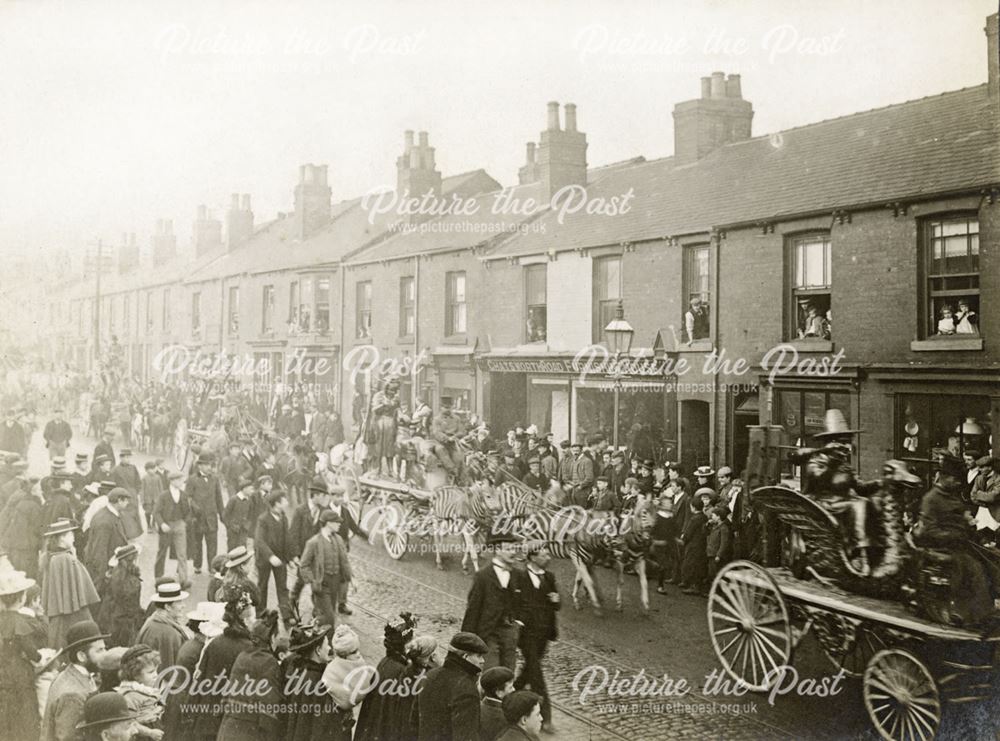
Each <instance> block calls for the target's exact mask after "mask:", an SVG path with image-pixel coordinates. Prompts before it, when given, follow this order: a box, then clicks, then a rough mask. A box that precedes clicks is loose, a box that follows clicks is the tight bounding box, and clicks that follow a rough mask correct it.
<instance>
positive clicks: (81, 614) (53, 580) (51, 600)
mask: <svg viewBox="0 0 1000 741" xmlns="http://www.w3.org/2000/svg"><path fill="white" fill-rule="evenodd" d="M41 572H42V594H41V598H42V610H43V611H44V612H45V616H46V617H47V618H48V620H49V644H48V645H49V647H50V648H56V649H62V648H65V647H66V631H68V630H69V627H70V626H71V625H73V624H75V623H78V622H80V621H81V620H90V619H91V615H90V608H91V606H92V605H97V604H99V603H100V601H101V598H100V596H99V595H98V594H97V589H95V588H94V582H93V581H92V580H91V578H90V573H89V572H88V571H87V569H86V568H84V566H83V564H82V563H80V561H79V560H77V558H76V555H75V554H74V553H73V551H71V550H69V549H58V550H52V551H48V552H47V553H45V554H44V555H43V556H42V561H41Z"/></svg>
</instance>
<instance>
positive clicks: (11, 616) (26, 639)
mask: <svg viewBox="0 0 1000 741" xmlns="http://www.w3.org/2000/svg"><path fill="white" fill-rule="evenodd" d="M44 645H45V627H44V626H43V625H42V623H41V621H40V620H38V618H34V617H29V616H28V615H25V614H24V613H21V612H17V611H13V610H3V611H0V666H2V667H3V671H0V718H3V732H2V733H0V736H2V737H3V738H4V739H9V741H37V739H38V734H39V730H40V726H41V717H40V715H39V712H38V695H37V693H36V692H35V671H34V667H33V666H32V662H35V661H38V659H39V653H38V650H39V649H40V648H42V647H43V646H44Z"/></svg>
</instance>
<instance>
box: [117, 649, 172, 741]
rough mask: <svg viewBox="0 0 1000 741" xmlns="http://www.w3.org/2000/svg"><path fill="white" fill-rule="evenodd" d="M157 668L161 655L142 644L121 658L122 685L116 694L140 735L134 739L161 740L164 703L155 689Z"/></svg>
mask: <svg viewBox="0 0 1000 741" xmlns="http://www.w3.org/2000/svg"><path fill="white" fill-rule="evenodd" d="M159 665H160V654H159V652H158V651H154V650H153V649H152V648H150V647H149V646H147V645H146V644H144V643H140V644H138V645H136V646H132V647H130V648H129V649H128V650H127V651H125V653H124V654H123V655H122V658H121V665H120V667H119V669H118V676H120V677H121V684H119V685H118V686H117V687H115V692H117V693H118V694H119V695H121V696H122V697H124V698H125V702H127V703H128V708H129V710H130V711H132V713H134V714H135V716H136V721H137V722H138V723H139V724H140V725H139V732H138V733H137V734H136V738H152V739H157V741H158V740H159V739H161V738H162V737H163V731H162V730H160V725H161V719H162V718H163V704H162V703H161V702H160V690H159V689H158V687H157V681H156V675H157V667H159Z"/></svg>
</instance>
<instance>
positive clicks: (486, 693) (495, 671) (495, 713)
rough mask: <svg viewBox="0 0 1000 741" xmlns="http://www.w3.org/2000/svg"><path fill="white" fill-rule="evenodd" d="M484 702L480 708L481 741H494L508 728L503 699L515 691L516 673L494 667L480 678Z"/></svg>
mask: <svg viewBox="0 0 1000 741" xmlns="http://www.w3.org/2000/svg"><path fill="white" fill-rule="evenodd" d="M479 686H480V687H482V689H483V701H482V703H481V704H480V708H479V738H480V741H493V739H495V738H497V737H498V736H499V735H500V734H501V733H503V732H504V730H506V728H507V719H506V718H505V717H504V715H503V705H502V703H503V699H504V698H505V697H506V696H507V695H509V694H510V693H512V692H513V691H514V672H512V671H511V670H510V669H508V668H507V667H505V666H494V667H493V668H492V669H487V670H486V671H484V672H483V673H482V675H481V676H480V677H479Z"/></svg>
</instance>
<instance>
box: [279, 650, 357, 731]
mask: <svg viewBox="0 0 1000 741" xmlns="http://www.w3.org/2000/svg"><path fill="white" fill-rule="evenodd" d="M325 668H326V665H325V664H321V663H319V662H317V661H313V660H312V659H308V658H305V657H302V656H296V655H295V654H292V656H291V657H290V658H289V659H287V661H286V663H285V667H284V673H285V687H286V688H287V689H288V695H287V696H286V697H285V701H286V703H287V704H288V706H289V708H290V709H291V712H290V713H289V714H288V721H287V723H286V725H285V735H284V736H283V738H284V739H285V741H327V739H331V738H334V737H336V736H337V734H339V733H341V729H343V728H345V726H346V727H347V728H348V733H350V730H349V728H350V726H349V721H350V719H351V718H352V716H351V714H350V713H349V712H347V711H344V710H340V709H339V708H337V706H336V705H335V704H334V702H333V699H332V698H331V697H330V696H329V694H328V693H327V691H326V686H325V685H324V684H323V670H324V669H325ZM317 705H318V706H319V708H320V709H319V712H315V708H316V706H317Z"/></svg>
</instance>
